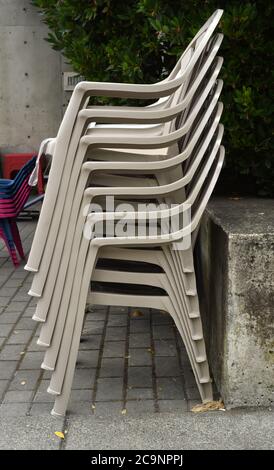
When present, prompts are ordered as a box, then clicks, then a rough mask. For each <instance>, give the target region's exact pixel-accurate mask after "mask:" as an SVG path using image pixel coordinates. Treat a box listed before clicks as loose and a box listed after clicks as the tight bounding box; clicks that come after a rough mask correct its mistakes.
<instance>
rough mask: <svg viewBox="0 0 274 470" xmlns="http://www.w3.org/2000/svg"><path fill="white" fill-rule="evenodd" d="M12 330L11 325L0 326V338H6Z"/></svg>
mask: <svg viewBox="0 0 274 470" xmlns="http://www.w3.org/2000/svg"><path fill="white" fill-rule="evenodd" d="M12 330H13V325H0V337H2V338H7V337H8V336H9V334H10V333H11V331H12Z"/></svg>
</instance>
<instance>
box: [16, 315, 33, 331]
mask: <svg viewBox="0 0 274 470" xmlns="http://www.w3.org/2000/svg"><path fill="white" fill-rule="evenodd" d="M35 326H36V325H35V323H34V321H33V320H32V318H28V317H23V318H21V319H20V320H19V321H18V323H17V325H16V330H34V328H35Z"/></svg>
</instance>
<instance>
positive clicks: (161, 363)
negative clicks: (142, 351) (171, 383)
mask: <svg viewBox="0 0 274 470" xmlns="http://www.w3.org/2000/svg"><path fill="white" fill-rule="evenodd" d="M155 369H156V376H157V377H178V376H180V375H181V370H180V365H179V361H178V357H176V356H175V357H155Z"/></svg>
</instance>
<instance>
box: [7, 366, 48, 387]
mask: <svg viewBox="0 0 274 470" xmlns="http://www.w3.org/2000/svg"><path fill="white" fill-rule="evenodd" d="M40 375H41V371H40V370H19V371H17V372H16V374H15V376H14V378H13V380H12V382H11V384H10V386H9V390H34V389H35V388H36V386H37V382H38V380H39V378H40Z"/></svg>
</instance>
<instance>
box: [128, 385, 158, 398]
mask: <svg viewBox="0 0 274 470" xmlns="http://www.w3.org/2000/svg"><path fill="white" fill-rule="evenodd" d="M152 399H153V390H152V388H128V390H127V400H152Z"/></svg>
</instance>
